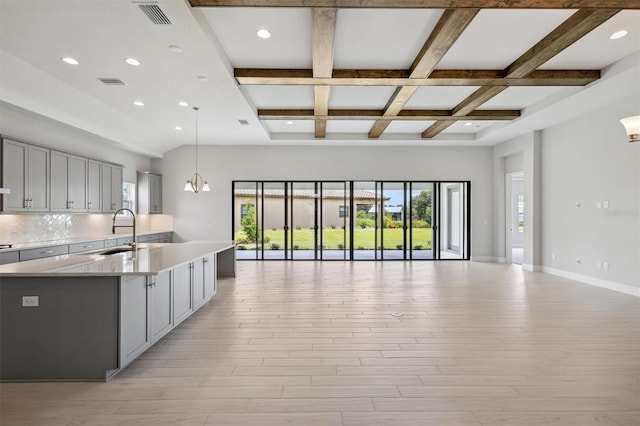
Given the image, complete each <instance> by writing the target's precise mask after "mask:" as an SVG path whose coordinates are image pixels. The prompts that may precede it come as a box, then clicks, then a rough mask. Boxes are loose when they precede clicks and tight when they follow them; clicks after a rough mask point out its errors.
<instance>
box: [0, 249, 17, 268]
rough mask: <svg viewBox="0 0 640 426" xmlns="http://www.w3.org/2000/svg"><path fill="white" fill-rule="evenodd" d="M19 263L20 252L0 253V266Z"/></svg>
mask: <svg viewBox="0 0 640 426" xmlns="http://www.w3.org/2000/svg"><path fill="white" fill-rule="evenodd" d="M19 261H20V252H18V251H7V252H4V253H0V265H6V264H7V263H15V262H19Z"/></svg>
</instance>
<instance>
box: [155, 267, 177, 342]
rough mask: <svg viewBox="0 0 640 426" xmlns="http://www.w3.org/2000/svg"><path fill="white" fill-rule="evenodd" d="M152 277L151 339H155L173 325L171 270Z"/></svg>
mask: <svg viewBox="0 0 640 426" xmlns="http://www.w3.org/2000/svg"><path fill="white" fill-rule="evenodd" d="M153 278H154V279H155V282H154V283H153V286H152V287H151V340H152V341H156V340H158V339H160V338H161V337H162V336H164V335H165V334H167V333H168V332H169V330H171V328H172V327H173V315H172V306H171V305H172V304H171V301H172V300H171V272H170V271H166V272H162V273H160V274H158V276H157V277H153Z"/></svg>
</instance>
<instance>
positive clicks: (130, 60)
mask: <svg viewBox="0 0 640 426" xmlns="http://www.w3.org/2000/svg"><path fill="white" fill-rule="evenodd" d="M124 61H125V62H126V63H128V64H129V65H132V66H134V67H137V66H138V65H140V61H139V60H137V59H135V58H126V59H125V60H124Z"/></svg>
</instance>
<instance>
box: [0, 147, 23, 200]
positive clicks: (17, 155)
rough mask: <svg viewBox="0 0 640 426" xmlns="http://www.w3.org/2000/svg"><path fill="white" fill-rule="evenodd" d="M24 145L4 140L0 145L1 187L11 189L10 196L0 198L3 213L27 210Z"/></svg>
mask: <svg viewBox="0 0 640 426" xmlns="http://www.w3.org/2000/svg"><path fill="white" fill-rule="evenodd" d="M28 155H29V154H28V147H27V145H26V144H23V143H20V142H15V141H12V140H8V139H5V140H4V141H3V143H2V186H4V187H5V188H10V189H11V194H7V195H3V196H2V210H3V211H5V212H16V211H25V210H26V209H27V201H26V200H27V193H26V188H27V156H28Z"/></svg>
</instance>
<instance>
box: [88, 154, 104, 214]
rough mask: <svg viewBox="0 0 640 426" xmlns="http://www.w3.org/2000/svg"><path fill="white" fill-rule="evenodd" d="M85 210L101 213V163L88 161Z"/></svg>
mask: <svg viewBox="0 0 640 426" xmlns="http://www.w3.org/2000/svg"><path fill="white" fill-rule="evenodd" d="M87 210H88V211H89V212H92V213H98V212H101V211H102V163H100V162H99V161H94V160H89V162H88V171H87Z"/></svg>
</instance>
